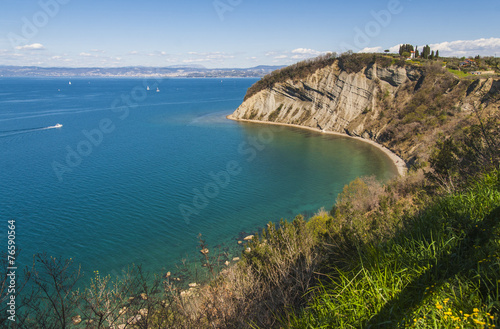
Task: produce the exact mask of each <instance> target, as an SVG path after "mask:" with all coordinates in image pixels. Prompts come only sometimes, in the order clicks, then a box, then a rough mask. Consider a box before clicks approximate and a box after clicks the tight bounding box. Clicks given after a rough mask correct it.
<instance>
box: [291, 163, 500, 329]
mask: <svg viewBox="0 0 500 329" xmlns="http://www.w3.org/2000/svg"><path fill="white" fill-rule="evenodd" d="M410 223H411V224H410V225H408V226H406V227H405V228H403V229H401V231H400V232H399V233H397V234H396V235H395V236H394V237H393V238H392V239H390V240H388V241H387V242H385V243H382V244H367V245H364V246H360V247H358V255H357V257H356V259H354V260H352V259H351V260H346V264H349V265H348V266H343V267H334V268H333V269H331V270H330V271H328V273H327V274H328V275H327V278H326V279H323V280H321V282H320V283H319V284H318V285H317V286H316V287H315V288H314V289H313V290H312V291H311V292H310V293H311V294H312V295H313V296H314V297H313V298H312V299H311V301H310V302H309V304H308V305H307V307H306V308H305V309H304V310H303V311H302V313H300V314H299V315H295V314H291V315H290V316H289V317H288V319H287V321H286V323H284V325H285V326H287V327H290V328H404V327H411V328H495V325H496V326H498V325H499V323H500V321H499V317H500V314H499V312H500V302H499V298H500V294H499V290H500V172H499V171H498V170H497V171H495V172H493V173H492V174H490V175H487V176H485V177H484V178H483V179H481V180H480V181H478V182H477V183H475V184H473V186H471V187H469V188H468V189H467V190H465V191H463V192H461V193H456V194H453V195H448V196H445V197H442V198H440V199H438V200H436V201H435V202H434V204H432V205H429V206H427V207H426V208H424V209H422V210H421V212H420V213H419V214H418V215H416V216H413V217H412V218H410ZM283 322H285V321H283Z"/></svg>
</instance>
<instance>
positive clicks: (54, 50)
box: [0, 0, 500, 67]
mask: <svg viewBox="0 0 500 329" xmlns="http://www.w3.org/2000/svg"><path fill="white" fill-rule="evenodd" d="M499 18H500V2H499V1H498V0H478V1H475V2H471V1H453V2H452V1H436V0H434V1H428V0H421V1H415V0H384V1H373V0H372V1H365V0H362V1H342V2H340V1H335V0H329V1H326V0H309V1H303V0H301V1H298V0H288V1H282V0H276V1H273V0H268V1H263V0H252V1H250V0H190V1H187V0H175V1H171V0H146V1H129V0H120V1H117V0H100V1H95V0H0V65H38V66H67V67H85V66H101V67H116V66H131V65H133V66H135V65H142V66H169V65H193V64H198V65H204V66H206V67H251V66H255V65H286V64H291V63H294V62H297V61H299V60H302V59H305V58H308V57H312V56H317V55H319V54H321V53H324V52H327V51H336V52H342V51H345V50H349V49H352V50H354V51H356V52H357V51H383V50H384V49H397V45H399V44H400V43H412V44H414V45H420V46H422V45H425V44H429V45H431V46H432V47H433V48H434V49H440V53H441V54H442V55H455V56H468V55H477V54H480V55H495V53H497V55H499V56H500V19H499Z"/></svg>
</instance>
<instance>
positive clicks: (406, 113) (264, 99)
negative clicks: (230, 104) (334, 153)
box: [230, 60, 500, 165]
mask: <svg viewBox="0 0 500 329" xmlns="http://www.w3.org/2000/svg"><path fill="white" fill-rule="evenodd" d="M499 94H500V79H498V78H483V79H475V80H472V79H459V78H457V77H455V76H454V75H453V74H451V73H448V72H447V71H445V70H444V69H443V68H442V67H441V66H439V65H428V66H412V65H405V64H403V65H401V64H400V65H395V64H389V65H380V64H377V63H376V62H372V63H368V64H365V65H363V66H362V67H361V68H360V69H358V70H357V72H356V71H353V70H349V69H346V68H345V65H343V63H342V61H341V60H335V61H333V63H332V64H330V65H328V66H326V67H323V68H320V69H318V70H316V71H315V72H313V73H312V74H309V75H308V76H307V77H305V78H301V79H293V78H288V79H286V80H285V81H279V82H276V83H274V84H273V85H272V86H270V87H268V88H264V89H262V90H260V91H257V92H256V93H255V94H253V95H250V96H249V97H247V98H246V100H245V101H244V102H243V104H241V106H240V107H239V108H238V109H237V110H236V111H235V112H234V113H233V114H232V115H231V116H230V118H231V119H235V120H257V121H265V122H275V123H283V124H295V125H300V126H304V127H309V128H316V129H318V130H321V131H326V132H338V133H345V134H348V135H350V136H358V137H362V138H365V139H369V140H372V141H374V142H376V143H378V144H381V145H383V146H385V147H387V148H388V149H390V150H391V151H393V152H394V153H395V154H397V155H398V156H399V157H401V158H402V159H403V160H404V161H405V162H406V163H407V165H420V164H422V163H425V162H426V161H427V160H428V157H429V155H430V153H431V147H432V145H433V144H434V143H435V141H436V140H438V139H439V138H441V137H443V136H450V135H453V134H454V133H456V131H457V127H461V126H466V125H468V124H469V123H468V121H467V120H470V118H471V115H472V114H474V113H475V112H477V111H476V110H479V109H481V111H482V112H484V113H492V112H495V111H496V112H498V108H499V106H500V100H499Z"/></svg>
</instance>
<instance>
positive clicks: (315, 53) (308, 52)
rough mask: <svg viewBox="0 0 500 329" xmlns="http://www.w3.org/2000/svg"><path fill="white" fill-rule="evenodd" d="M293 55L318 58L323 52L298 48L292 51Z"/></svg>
mask: <svg viewBox="0 0 500 329" xmlns="http://www.w3.org/2000/svg"><path fill="white" fill-rule="evenodd" d="M292 54H302V55H311V56H318V55H321V54H323V52H321V51H317V50H314V49H307V48H297V49H294V50H292Z"/></svg>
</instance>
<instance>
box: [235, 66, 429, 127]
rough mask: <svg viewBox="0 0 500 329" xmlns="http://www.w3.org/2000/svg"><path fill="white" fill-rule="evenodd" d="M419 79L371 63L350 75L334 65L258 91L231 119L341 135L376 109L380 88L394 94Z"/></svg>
mask: <svg viewBox="0 0 500 329" xmlns="http://www.w3.org/2000/svg"><path fill="white" fill-rule="evenodd" d="M419 77H420V75H419V74H418V72H417V71H416V70H411V71H407V69H406V68H403V67H397V66H390V67H388V68H381V67H377V65H376V64H374V65H371V66H370V67H367V68H366V69H365V70H363V71H361V72H359V73H355V74H349V73H347V72H345V71H342V70H340V69H339V68H338V66H337V65H336V64H333V65H332V66H329V67H326V68H324V69H321V70H318V71H317V72H315V73H314V74H312V75H311V76H309V77H308V78H307V79H306V80H305V81H302V82H295V83H294V82H292V81H287V82H286V83H281V84H277V85H275V86H274V88H273V89H271V90H263V91H260V92H259V93H257V94H255V95H253V96H252V97H250V98H249V99H247V100H246V101H245V102H244V103H243V104H242V105H241V106H240V107H239V108H238V109H237V110H236V111H235V112H234V114H233V116H234V118H236V119H251V120H261V121H273V122H280V123H289V124H298V125H303V126H307V127H312V128H318V129H321V130H325V131H334V132H342V133H343V132H346V129H347V128H348V126H349V124H350V123H351V122H352V121H353V120H354V119H355V118H356V117H358V116H359V115H360V114H361V113H363V112H365V111H368V110H371V109H373V108H375V107H376V104H375V103H376V100H375V97H376V95H377V92H379V90H380V89H381V88H382V89H384V90H386V92H389V93H391V94H394V93H396V92H397V89H398V88H399V87H400V86H401V85H402V84H403V83H405V82H406V81H408V80H412V81H414V80H416V79H418V78H419Z"/></svg>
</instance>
